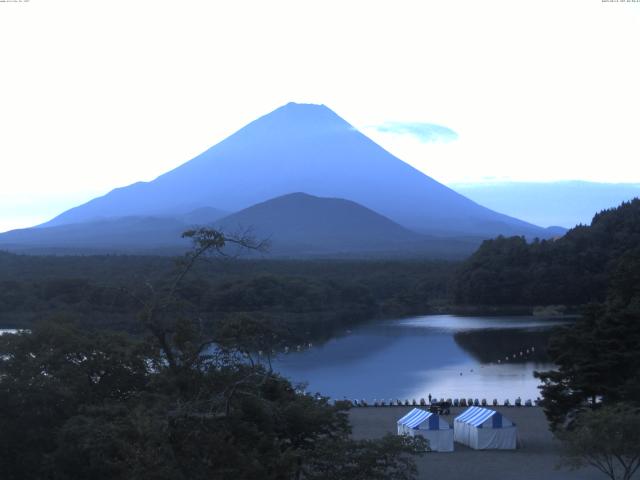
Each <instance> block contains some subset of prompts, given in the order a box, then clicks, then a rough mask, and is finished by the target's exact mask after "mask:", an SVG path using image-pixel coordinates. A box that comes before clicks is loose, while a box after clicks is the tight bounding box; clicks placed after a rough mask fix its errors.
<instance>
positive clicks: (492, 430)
mask: <svg viewBox="0 0 640 480" xmlns="http://www.w3.org/2000/svg"><path fill="white" fill-rule="evenodd" d="M453 429H454V439H455V441H456V442H458V443H462V444H463V445H467V446H469V447H471V448H474V449H476V450H486V449H500V450H512V449H515V448H516V445H517V442H518V432H517V429H516V424H515V423H513V422H512V421H511V420H509V419H508V418H506V417H504V416H503V415H502V414H501V413H500V412H496V411H495V410H490V409H488V408H482V407H469V408H467V409H466V410H465V411H464V412H462V413H461V414H460V415H458V416H457V417H456V418H455V419H454V421H453Z"/></svg>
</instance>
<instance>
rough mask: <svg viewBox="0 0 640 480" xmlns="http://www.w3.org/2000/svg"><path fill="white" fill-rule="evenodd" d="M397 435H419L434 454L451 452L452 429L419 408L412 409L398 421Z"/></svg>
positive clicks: (438, 417) (444, 422) (437, 416)
mask: <svg viewBox="0 0 640 480" xmlns="http://www.w3.org/2000/svg"><path fill="white" fill-rule="evenodd" d="M398 435H410V436H414V435H421V436H423V437H424V438H426V439H427V440H429V449H430V450H432V451H434V452H453V429H452V428H451V426H450V425H449V423H448V422H447V421H446V420H444V419H442V418H440V416H439V415H436V414H435V413H431V412H427V411H426V410H421V409H419V408H414V409H412V410H411V411H410V412H409V413H407V414H406V415H405V416H404V417H402V418H401V419H400V420H398Z"/></svg>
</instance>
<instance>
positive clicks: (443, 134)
mask: <svg viewBox="0 0 640 480" xmlns="http://www.w3.org/2000/svg"><path fill="white" fill-rule="evenodd" d="M373 128H375V129H376V130H377V131H378V132H382V133H394V134H397V135H412V136H414V137H416V138H417V139H418V140H420V141H421V142H422V143H448V142H453V141H454V140H457V139H458V134H457V133H456V132H454V131H453V130H451V129H450V128H447V127H443V126H442V125H436V124H434V123H420V122H384V123H382V124H380V125H374V126H373Z"/></svg>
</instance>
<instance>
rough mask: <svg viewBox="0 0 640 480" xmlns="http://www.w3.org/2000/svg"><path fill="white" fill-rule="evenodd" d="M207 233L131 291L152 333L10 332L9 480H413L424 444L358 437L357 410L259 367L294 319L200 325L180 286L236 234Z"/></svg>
mask: <svg viewBox="0 0 640 480" xmlns="http://www.w3.org/2000/svg"><path fill="white" fill-rule="evenodd" d="M200 233H203V234H202V235H200ZM200 233H198V234H197V235H195V237H196V238H195V240H196V247H195V249H194V251H193V252H192V254H190V255H187V257H186V258H184V259H183V260H182V261H181V262H179V263H178V268H177V270H176V272H175V273H174V274H173V275H172V276H170V277H169V278H167V279H166V281H164V282H160V283H157V284H155V285H152V284H150V285H148V286H147V288H144V289H139V290H133V291H130V292H128V293H129V295H130V296H131V298H132V299H133V301H135V302H136V304H137V305H138V311H139V314H138V321H139V322H140V324H141V334H140V335H137V336H135V337H134V336H131V335H130V334H127V333H123V332H120V333H116V332H113V331H105V330H95V329H90V328H88V326H87V325H83V326H78V325H77V324H74V323H71V322H68V321H66V320H64V319H60V318H59V319H57V320H55V321H49V322H44V323H37V324H35V325H34V326H33V328H32V329H31V331H29V332H22V333H18V334H6V335H2V336H0V465H2V478H3V479H7V480H18V479H19V480H30V479H33V480H35V479H42V478H50V479H52V480H80V479H82V480H85V479H88V478H91V479H104V480H107V479H109V480H118V479H122V480H125V479H127V480H129V479H142V480H144V479H149V480H151V479H153V480H157V479H167V480H169V479H171V480H181V479H184V480H198V479H212V478H215V479H217V478H219V479H234V480H242V479H246V480H249V479H256V478H261V479H265V480H269V479H273V480H276V479H278V480H280V479H283V480H284V479H296V480H303V479H319V478H327V476H326V475H327V474H329V473H330V474H331V478H335V479H341V478H345V479H346V478H350V479H354V478H356V479H357V478H362V479H364V478H367V479H375V478H390V479H398V480H405V479H411V478H414V476H415V473H416V466H415V463H414V461H413V459H412V455H414V454H420V453H421V452H424V451H425V450H426V444H425V442H424V441H423V440H420V439H414V440H412V439H406V438H400V437H396V436H389V437H386V438H384V439H382V440H379V441H354V440H352V439H350V427H349V424H348V420H347V415H346V408H347V406H346V405H344V404H340V403H338V404H336V405H332V404H330V403H329V402H328V401H327V399H325V398H322V397H314V396H309V395H306V394H303V393H301V392H300V389H298V388H296V387H295V386H293V385H291V383H290V382H289V381H287V380H286V379H284V378H282V377H280V376H279V375H277V374H276V373H274V372H273V371H272V370H271V368H270V365H269V363H266V364H265V363H264V362H258V361H255V359H254V358H253V357H254V355H255V350H256V349H257V348H260V349H264V350H266V351H268V352H271V351H273V350H274V349H275V348H276V347H277V346H278V344H279V343H280V342H283V341H289V338H288V337H287V336H288V335H290V333H289V332H288V331H287V329H284V328H282V325H281V324H279V323H277V322H276V323H274V322H273V319H272V318H268V317H264V316H263V317H260V316H253V315H249V314H245V316H242V317H238V316H237V314H236V315H234V316H228V317H224V318H220V319H217V320H215V321H212V322H203V321H201V318H199V316H198V312H197V311H194V309H193V305H192V304H191V303H190V302H188V301H186V300H185V295H183V294H182V293H181V292H180V289H181V286H182V284H183V281H184V280H185V279H186V275H187V273H189V272H190V271H191V269H192V267H193V265H194V262H195V260H196V259H197V258H198V257H199V256H200V255H202V254H203V253H205V252H206V251H207V250H210V249H213V250H214V251H217V249H218V248H219V247H220V245H221V243H224V241H225V239H224V238H220V237H218V236H216V235H210V234H209V232H200Z"/></svg>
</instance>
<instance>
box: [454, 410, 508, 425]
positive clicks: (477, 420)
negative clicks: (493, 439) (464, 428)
mask: <svg viewBox="0 0 640 480" xmlns="http://www.w3.org/2000/svg"><path fill="white" fill-rule="evenodd" d="M496 414H498V412H496V411H495V410H489V409H488V408H482V407H469V408H467V409H466V410H465V411H464V412H462V413H461V414H460V415H458V416H457V417H456V418H455V421H456V422H464V423H468V424H469V425H473V426H474V427H478V426H480V425H482V424H483V423H484V422H486V421H487V420H488V419H489V418H491V417H493V416H494V415H496Z"/></svg>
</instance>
